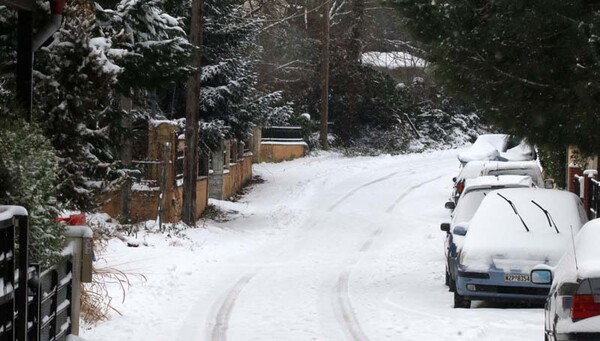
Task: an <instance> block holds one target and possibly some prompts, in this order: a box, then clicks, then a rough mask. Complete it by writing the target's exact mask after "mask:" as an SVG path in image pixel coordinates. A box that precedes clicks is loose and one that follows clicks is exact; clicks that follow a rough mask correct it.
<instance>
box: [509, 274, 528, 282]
mask: <svg viewBox="0 0 600 341" xmlns="http://www.w3.org/2000/svg"><path fill="white" fill-rule="evenodd" d="M504 280H505V281H506V282H529V274H506V275H504Z"/></svg>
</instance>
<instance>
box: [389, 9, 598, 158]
mask: <svg viewBox="0 0 600 341" xmlns="http://www.w3.org/2000/svg"><path fill="white" fill-rule="evenodd" d="M395 2H397V3H401V8H402V9H403V13H404V14H405V16H406V24H407V27H408V28H410V29H411V31H412V33H413V34H414V36H415V37H416V38H417V39H419V40H420V41H422V42H423V43H424V45H425V48H426V50H427V56H426V59H427V60H428V61H430V62H432V63H434V65H435V74H436V75H437V78H438V80H439V81H440V82H441V83H442V84H443V85H445V86H446V87H447V88H448V89H450V90H451V91H453V92H455V93H458V94H460V95H461V96H463V97H464V98H465V99H468V100H469V101H471V102H472V103H475V104H476V105H477V107H478V108H480V109H481V110H482V111H483V113H484V114H485V116H486V117H487V118H489V119H490V121H491V122H492V123H495V124H496V125H498V126H499V127H500V128H502V129H503V130H504V131H506V132H507V133H513V134H516V135H520V136H524V137H527V138H528V139H529V140H530V141H531V142H533V143H536V144H542V145H547V146H554V147H558V148H564V147H565V146H566V145H567V144H576V145H579V146H580V147H581V148H582V149H583V150H586V151H593V152H595V151H596V150H595V149H597V148H596V146H597V145H598V143H599V142H600V137H599V136H600V135H598V134H597V133H596V128H597V124H596V122H597V121H598V120H597V117H598V105H599V104H600V103H599V101H600V97H599V96H598V93H600V83H598V81H597V80H598V78H599V76H600V63H599V62H600V59H599V58H598V55H599V54H598V52H600V50H598V38H597V37H598V36H600V31H599V30H600V25H599V24H600V16H598V15H597V12H596V11H595V10H594V9H592V8H590V7H587V2H585V1H557V0H556V1H555V0H553V1H537V0H536V1H517V0H502V1H492V2H490V1H485V0H477V1H468V2H465V1H455V0H439V1H437V0H436V1H429V0H417V1H395Z"/></svg>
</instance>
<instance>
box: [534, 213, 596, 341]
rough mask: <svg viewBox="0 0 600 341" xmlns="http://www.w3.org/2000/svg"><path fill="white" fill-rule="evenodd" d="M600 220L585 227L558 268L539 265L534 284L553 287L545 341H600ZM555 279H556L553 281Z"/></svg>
mask: <svg viewBox="0 0 600 341" xmlns="http://www.w3.org/2000/svg"><path fill="white" fill-rule="evenodd" d="M598 241H600V219H595V220H592V221H590V222H589V223H587V224H585V226H583V228H582V229H581V231H580V232H579V234H578V235H577V236H576V237H575V243H574V246H573V247H571V248H569V249H568V250H567V251H566V252H565V254H564V255H563V257H562V258H561V260H560V261H559V262H558V264H557V265H556V267H555V268H548V267H547V266H545V265H540V266H537V267H535V268H534V270H532V271H531V281H532V282H534V283H537V284H549V283H552V286H551V288H550V294H549V295H548V298H547V299H546V305H545V309H544V311H545V323H544V331H545V340H551V341H562V340H600V248H599V247H598ZM552 277H554V279H552Z"/></svg>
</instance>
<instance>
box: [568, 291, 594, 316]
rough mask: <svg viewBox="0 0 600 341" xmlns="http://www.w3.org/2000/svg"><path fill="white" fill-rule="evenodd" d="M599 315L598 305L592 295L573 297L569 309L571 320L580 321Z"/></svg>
mask: <svg viewBox="0 0 600 341" xmlns="http://www.w3.org/2000/svg"><path fill="white" fill-rule="evenodd" d="M598 315H600V303H596V301H595V300H594V295H575V296H573V305H572V307H571V318H572V319H573V320H582V319H586V318H588V317H593V316H598Z"/></svg>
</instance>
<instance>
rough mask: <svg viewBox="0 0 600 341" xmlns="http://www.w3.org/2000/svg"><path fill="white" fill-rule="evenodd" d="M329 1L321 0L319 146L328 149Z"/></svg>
mask: <svg viewBox="0 0 600 341" xmlns="http://www.w3.org/2000/svg"><path fill="white" fill-rule="evenodd" d="M329 1H330V0H323V3H322V5H321V6H322V7H323V29H322V35H321V132H320V136H319V137H320V140H321V148H323V149H328V148H329V141H327V135H328V129H327V128H328V127H327V121H329Z"/></svg>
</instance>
